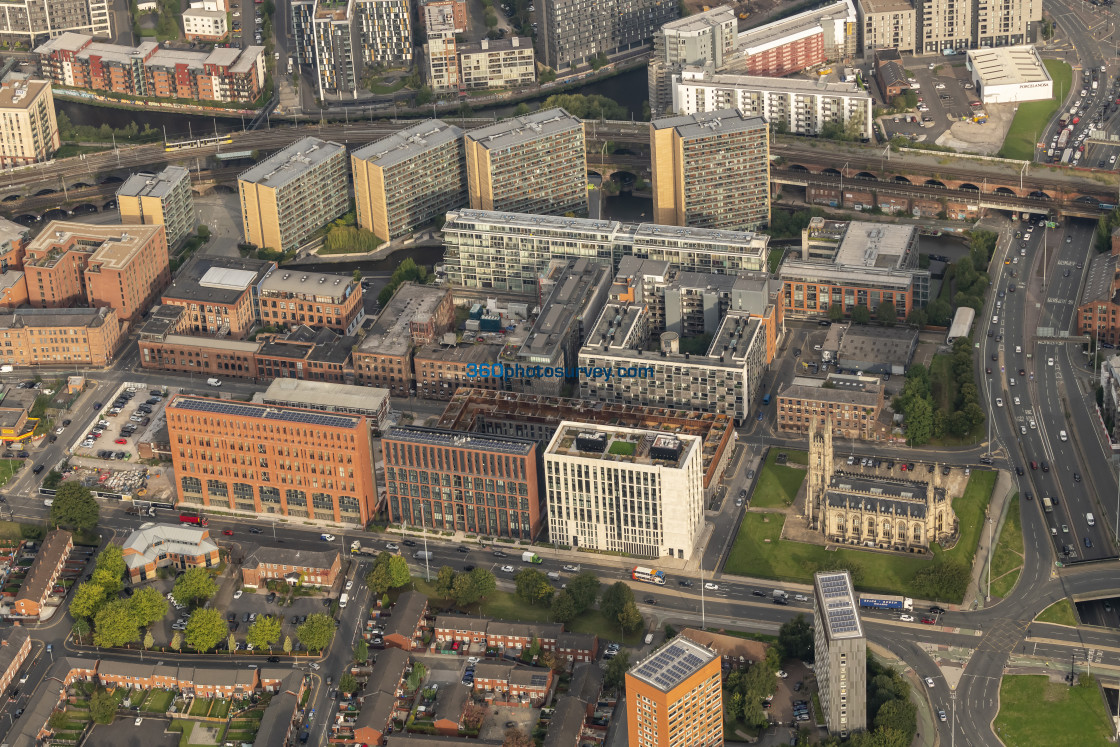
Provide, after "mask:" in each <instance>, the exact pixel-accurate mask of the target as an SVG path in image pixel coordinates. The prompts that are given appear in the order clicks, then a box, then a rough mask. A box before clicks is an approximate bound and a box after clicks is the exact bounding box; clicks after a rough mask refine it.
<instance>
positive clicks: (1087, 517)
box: [1085, 513, 1097, 526]
mask: <svg viewBox="0 0 1120 747" xmlns="http://www.w3.org/2000/svg"><path fill="white" fill-rule="evenodd" d="M1085 523H1086V524H1088V525H1089V526H1096V523H1097V520H1096V519H1095V518H1094V517H1093V514H1091V513H1089V514H1085Z"/></svg>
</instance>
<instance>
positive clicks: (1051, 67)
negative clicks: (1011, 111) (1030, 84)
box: [998, 60, 1073, 161]
mask: <svg viewBox="0 0 1120 747" xmlns="http://www.w3.org/2000/svg"><path fill="white" fill-rule="evenodd" d="M1043 64H1045V65H1046V70H1047V72H1049V73H1050V77H1051V78H1053V80H1054V93H1053V95H1052V96H1051V97H1050V98H1048V99H1046V100H1045V101H1028V102H1026V103H1023V104H1019V110H1018V111H1017V112H1016V113H1015V119H1013V120H1012V121H1011V127H1009V128H1008V130H1007V136H1006V137H1005V138H1004V139H1003V147H1002V148H1000V150H999V154H998V155H999V156H1000V157H1001V158H1013V159H1016V160H1019V161H1033V160H1034V151H1035V144H1036V143H1037V142H1038V138H1039V137H1040V136H1041V134H1042V132H1043V130H1044V128H1045V127H1046V125H1047V123H1048V122H1049V121H1050V118H1051V117H1053V116H1054V112H1056V111H1057V110H1058V106H1060V105H1061V101H1059V99H1058V96H1059V95H1064V94H1068V93H1069V87H1070V84H1071V81H1072V79H1073V71H1072V69H1071V68H1070V66H1069V65H1068V64H1067V63H1065V62H1062V61H1061V60H1043Z"/></svg>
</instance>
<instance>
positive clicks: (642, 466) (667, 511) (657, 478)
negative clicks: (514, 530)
mask: <svg viewBox="0 0 1120 747" xmlns="http://www.w3.org/2000/svg"><path fill="white" fill-rule="evenodd" d="M700 451H701V442H700V439H699V438H697V437H696V436H685V435H680V434H669V433H664V432H661V431H660V430H648V431H647V430H639V429H636V428H622V427H618V426H611V425H594V424H588V423H574V422H564V423H561V424H560V427H559V428H557V429H556V434H555V435H554V436H553V437H552V441H550V442H549V444H548V447H547V448H546V449H545V451H544V478H545V486H546V491H547V496H548V531H549V538H550V539H551V540H552V541H553V542H556V543H559V544H561V545H568V546H571V547H576V548H588V549H591V550H600V551H608V552H623V553H626V554H628V555H638V556H641V557H647V558H663V557H670V558H684V559H691V558H692V554H693V551H694V550H695V549H696V542H697V540H698V539H699V537H700V532H701V531H702V530H703V528H704V466H703V463H702V462H703V460H702V459H701V455H700Z"/></svg>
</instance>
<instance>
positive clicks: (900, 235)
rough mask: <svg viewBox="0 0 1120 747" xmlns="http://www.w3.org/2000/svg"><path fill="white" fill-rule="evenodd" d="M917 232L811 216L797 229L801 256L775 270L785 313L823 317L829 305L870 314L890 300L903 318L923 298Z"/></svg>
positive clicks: (925, 276)
mask: <svg viewBox="0 0 1120 747" xmlns="http://www.w3.org/2000/svg"><path fill="white" fill-rule="evenodd" d="M917 242H918V231H917V228H916V227H914V226H910V225H902V224H897V223H896V224H891V223H869V222H866V221H852V222H850V223H844V222H842V221H826V220H824V219H823V218H813V219H812V220H811V221H810V223H809V227H808V228H807V229H806V230H805V231H803V232H802V251H801V257H799V258H798V257H794V256H791V257H787V258H786V260H785V261H784V262H782V266H781V268H780V269H779V271H778V277H779V279H780V280H781V281H782V304H783V306H784V307H785V313H786V314H787V315H788V314H799V315H800V314H804V315H817V316H824V315H826V314H828V311H829V308H830V307H831V306H832V305H833V304H839V305H840V306H841V308H843V310H844V313H845V314H850V313H851V311H852V309H853V308H854V307H855V306H860V305H862V306H866V307H867V308H868V309H869V310H870V311H871V312H872V313H875V312H876V311H877V310H878V308H879V306H880V304H883V303H887V302H890V303H893V304H894V309H895V314H896V315H897V316H898V318H899V319H905V318H906V315H907V314H909V313H910V311H911V310H912V309H920V308H923V307H925V305H926V304H927V303H928V302H929V281H930V276H929V270H921V269H918V249H917V246H918V243H917Z"/></svg>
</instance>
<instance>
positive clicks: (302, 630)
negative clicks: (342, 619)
mask: <svg viewBox="0 0 1120 747" xmlns="http://www.w3.org/2000/svg"><path fill="white" fill-rule="evenodd" d="M334 629H335V622H334V618H333V617H331V616H330V615H323V614H316V615H308V617H307V622H305V623H302V624H301V625H300V626H299V627H298V628H296V635H297V636H299V640H300V642H302V643H303V645H304V646H306V647H307V650H308V651H322V650H323V649H325V648H326V647H327V646H329V645H331V639H333V638H334Z"/></svg>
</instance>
